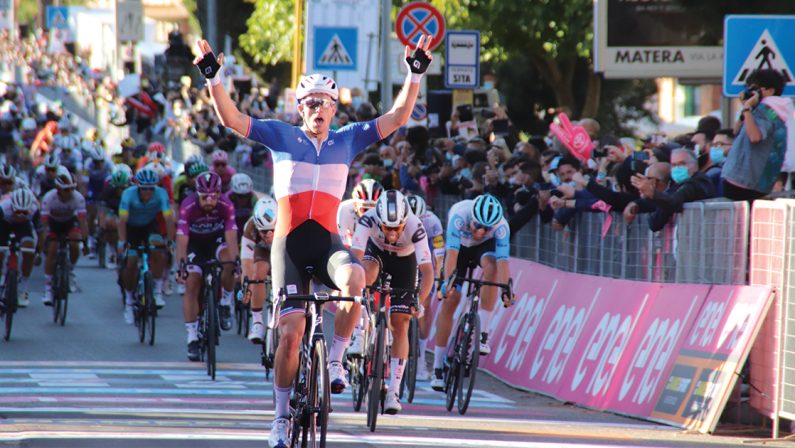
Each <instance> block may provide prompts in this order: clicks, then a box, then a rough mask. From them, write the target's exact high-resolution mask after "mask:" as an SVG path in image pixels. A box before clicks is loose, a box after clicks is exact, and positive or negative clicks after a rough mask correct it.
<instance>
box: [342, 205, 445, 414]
mask: <svg viewBox="0 0 795 448" xmlns="http://www.w3.org/2000/svg"><path fill="white" fill-rule="evenodd" d="M351 251H352V252H353V254H354V255H356V257H357V258H359V259H360V260H362V264H363V265H364V269H365V272H366V278H367V284H368V285H372V284H374V283H375V281H376V280H377V279H378V276H379V274H380V273H381V272H385V273H387V274H389V275H391V276H392V281H391V284H390V285H391V287H393V288H398V289H414V287H415V286H416V285H417V270H418V269H419V271H420V273H421V274H422V278H421V281H420V297H427V296H430V294H431V288H433V264H432V262H431V251H430V248H429V246H428V238H427V234H426V233H425V228H424V227H423V226H422V222H420V219H419V218H417V217H416V216H414V214H413V213H411V211H410V210H409V204H408V202H407V201H406V197H405V196H403V193H401V192H399V191H397V190H387V191H385V192H384V193H383V194H381V197H379V198H378V201H377V202H376V204H375V208H374V209H371V210H369V211H368V212H367V213H365V214H364V215H362V217H361V218H360V219H359V225H357V226H356V232H355V233H354V234H353V244H352V245H351ZM413 300H414V299H413V297H412V294H411V293H406V292H401V293H398V294H392V296H391V305H390V307H389V316H390V317H389V320H390V325H389V326H390V328H391V330H392V358H391V360H390V364H389V372H390V379H389V389H388V390H387V394H386V402H385V403H384V412H386V413H387V414H393V415H394V414H397V413H398V412H400V410H401V405H400V398H399V397H398V394H399V392H400V382H401V380H402V379H403V369H404V367H405V362H406V359H407V358H408V355H409V321H410V320H411V315H412V314H413V313H414V312H415V311H419V310H413V309H412V307H413V306H414V303H413Z"/></svg>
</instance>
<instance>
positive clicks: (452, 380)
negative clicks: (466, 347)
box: [444, 316, 466, 412]
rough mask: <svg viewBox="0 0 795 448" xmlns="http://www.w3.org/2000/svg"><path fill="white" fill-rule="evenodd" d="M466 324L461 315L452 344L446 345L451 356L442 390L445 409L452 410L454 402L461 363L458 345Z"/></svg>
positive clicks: (464, 318)
mask: <svg viewBox="0 0 795 448" xmlns="http://www.w3.org/2000/svg"><path fill="white" fill-rule="evenodd" d="M465 324H466V316H461V318H460V319H459V321H458V327H457V328H456V331H455V339H453V345H452V346H448V353H449V352H450V351H451V347H452V352H453V356H452V357H450V361H449V365H448V366H447V373H446V375H445V377H444V390H445V392H446V393H447V395H446V397H445V398H446V401H445V408H446V409H447V411H448V412H449V411H452V410H453V405H454V404H455V399H456V393H457V392H458V386H460V381H459V380H458V375H459V368H458V366H459V365H460V364H461V359H460V358H459V353H460V352H459V350H458V347H459V346H460V345H461V344H462V343H463V341H464V325H465Z"/></svg>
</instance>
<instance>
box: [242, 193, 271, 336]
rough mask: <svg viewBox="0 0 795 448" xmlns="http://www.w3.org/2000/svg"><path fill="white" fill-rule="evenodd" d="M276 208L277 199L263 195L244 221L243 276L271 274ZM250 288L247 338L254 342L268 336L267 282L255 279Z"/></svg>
mask: <svg viewBox="0 0 795 448" xmlns="http://www.w3.org/2000/svg"><path fill="white" fill-rule="evenodd" d="M277 210H278V206H277V205H276V201H275V200H274V199H273V198H272V197H270V196H264V197H262V198H261V199H260V200H259V201H257V204H256V205H254V211H253V213H252V215H251V217H250V218H249V219H248V221H246V223H245V224H244V225H243V239H242V242H241V244H240V263H241V264H242V268H243V277H244V278H245V277H248V279H249V280H255V281H259V280H265V279H266V278H267V277H268V275H270V271H271V245H272V244H273V229H274V228H275V227H276V213H277ZM249 288H251V296H250V297H251V327H250V328H249V331H248V339H249V340H250V341H251V342H253V343H254V344H260V343H262V339H263V338H264V337H265V322H264V317H263V315H262V309H263V307H264V306H265V285H264V284H262V283H253V284H251V285H250V286H249ZM268 317H270V316H268Z"/></svg>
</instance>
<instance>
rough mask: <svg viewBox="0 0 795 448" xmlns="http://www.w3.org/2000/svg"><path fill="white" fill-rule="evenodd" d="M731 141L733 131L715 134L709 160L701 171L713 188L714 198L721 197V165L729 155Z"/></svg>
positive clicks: (726, 130)
mask: <svg viewBox="0 0 795 448" xmlns="http://www.w3.org/2000/svg"><path fill="white" fill-rule="evenodd" d="M733 141H734V131H732V130H731V129H720V130H718V131H717V132H715V136H714V137H713V138H712V143H711V144H710V147H709V160H707V162H706V163H705V164H704V167H703V168H702V169H701V171H702V172H703V173H704V174H705V175H706V176H707V177H708V178H709V180H710V181H712V185H714V186H715V196H716V197H721V196H723V182H721V179H720V178H721V174H722V172H723V163H724V162H725V161H726V155H727V154H728V153H729V149H731V147H732V142H733Z"/></svg>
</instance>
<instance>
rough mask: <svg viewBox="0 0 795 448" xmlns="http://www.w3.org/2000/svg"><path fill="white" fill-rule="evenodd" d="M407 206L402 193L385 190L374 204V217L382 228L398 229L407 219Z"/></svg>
mask: <svg viewBox="0 0 795 448" xmlns="http://www.w3.org/2000/svg"><path fill="white" fill-rule="evenodd" d="M409 213H411V212H410V211H409V204H408V202H406V197H405V196H404V195H403V193H401V192H399V191H397V190H387V191H385V192H384V193H383V194H382V195H381V197H379V198H378V201H377V202H376V203H375V216H376V217H378V221H380V223H381V225H382V226H387V227H398V226H402V225H403V224H405V223H406V220H407V219H408V217H409Z"/></svg>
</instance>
